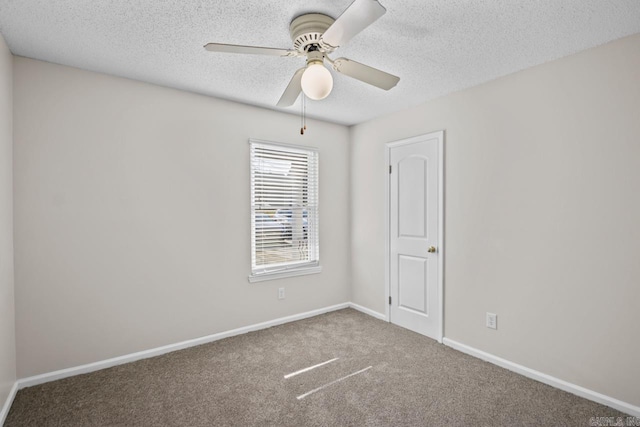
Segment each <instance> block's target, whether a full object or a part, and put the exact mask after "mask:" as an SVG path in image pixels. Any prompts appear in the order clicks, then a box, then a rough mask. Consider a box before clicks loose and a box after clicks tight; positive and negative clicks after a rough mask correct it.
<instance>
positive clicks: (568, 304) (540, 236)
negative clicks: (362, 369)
mask: <svg viewBox="0 0 640 427" xmlns="http://www.w3.org/2000/svg"><path fill="white" fill-rule="evenodd" d="M638 70H640V35H636V36H632V37H629V38H625V39H622V40H619V41H616V42H613V43H611V44H608V45H605V46H602V47H599V48H596V49H592V50H589V51H586V52H583V53H580V54H577V55H574V56H571V57H567V58H565V59H561V60H558V61H554V62H551V63H547V64H545V65H541V66H538V67H535V68H532V69H529V70H526V71H523V72H520V73H516V74H513V75H510V76H507V77H504V78H501V79H498V80H495V81H493V82H490V83H488V84H484V85H482V86H478V87H475V88H472V89H469V90H465V91H462V92H459V93H456V94H453V95H450V96H446V97H443V98H440V99H437V100H435V101H432V102H428V103H425V104H423V105H421V106H419V107H416V108H412V109H409V110H406V111H402V112H400V113H397V114H393V115H390V116H386V117H383V118H380V119H377V120H373V121H370V122H367V123H364V124H361V125H358V126H355V127H354V128H353V129H352V131H351V135H352V150H351V158H352V161H351V165H352V171H351V177H352V181H351V194H352V204H351V216H352V258H351V259H352V263H353V266H352V286H353V287H352V300H353V301H354V302H356V303H359V304H362V305H364V306H366V307H369V308H371V309H374V310H376V311H379V312H384V308H385V307H384V303H385V301H384V268H383V263H384V219H383V212H384V180H385V179H386V177H387V174H386V173H385V172H386V171H385V168H384V144H385V143H386V142H390V141H394V140H398V139H402V138H405V137H409V136H413V135H419V134H423V133H427V132H431V131H436V130H441V129H444V130H445V132H446V133H445V177H446V178H445V179H446V182H445V187H446V190H445V199H446V201H445V210H446V213H445V251H446V256H445V288H446V290H445V336H446V337H448V338H450V339H453V340H456V341H459V342H461V343H464V344H467V345H469V346H472V347H475V348H478V349H480V350H484V351H486V352H489V353H492V354H494V355H497V356H500V357H503V358H505V359H508V360H511V361H513V362H516V363H519V364H522V365H524V366H527V367H530V368H533V369H535V370H538V371H541V372H544V373H546V374H549V375H552V376H555V377H557V378H561V379H564V380H567V381H569V382H572V383H575V384H578V385H581V386H584V387H586V388H588V389H592V390H595V391H598V392H601V393H603V394H605V395H608V396H612V397H615V398H618V399H620V400H622V401H626V402H628V403H631V404H634V405H640V382H639V381H640V363H639V362H638V360H639V359H638V354H640V340H638V326H639V325H640V309H639V308H640V307H639V306H638V302H639V301H640V262H639V261H638V257H639V256H640V78H639V77H638V76H639V74H638ZM487 311H491V312H494V313H497V314H498V326H499V329H498V330H497V331H493V330H490V329H487V328H486V327H485V326H484V319H485V317H484V316H485V313H486V312H487Z"/></svg>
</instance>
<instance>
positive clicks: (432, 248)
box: [427, 246, 436, 253]
mask: <svg viewBox="0 0 640 427" xmlns="http://www.w3.org/2000/svg"><path fill="white" fill-rule="evenodd" d="M435 251H436V247H435V246H429V249H428V250H427V252H429V253H434V252H435Z"/></svg>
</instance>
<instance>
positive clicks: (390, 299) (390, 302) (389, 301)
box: [389, 297, 391, 305]
mask: <svg viewBox="0 0 640 427" xmlns="http://www.w3.org/2000/svg"><path fill="white" fill-rule="evenodd" d="M389 305H391V297H389Z"/></svg>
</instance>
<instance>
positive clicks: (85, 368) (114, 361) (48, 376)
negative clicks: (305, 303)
mask: <svg viewBox="0 0 640 427" xmlns="http://www.w3.org/2000/svg"><path fill="white" fill-rule="evenodd" d="M349 306H350V304H349V303H348V302H345V303H342V304H336V305H332V306H330V307H324V308H319V309H317V310H311V311H307V312H305V313H299V314H294V315H291V316H286V317H281V318H279V319H274V320H269V321H267V322H262V323H256V324H255V325H249V326H244V327H242V328H238V329H232V330H230V331H225V332H220V333H217V334H213V335H207V336H204V337H200V338H195V339H191V340H186V341H182V342H179V343H175V344H169V345H165V346H162V347H156V348H152V349H149V350H143V351H139V352H137V353H131V354H126V355H124V356H118V357H114V358H111V359H107V360H101V361H98V362H93V363H88V364H86V365H81V366H76V367H73V368H67V369H61V370H59V371H54V372H48V373H45V374H40V375H35V376H32V377H27V378H22V379H20V380H18V381H17V382H16V384H17V388H18V389H23V388H25V387H31V386H34V385H39V384H44V383H48V382H50V381H55V380H60V379H62V378H67V377H72V376H74V375H80V374H86V373H89V372H94V371H99V370H101V369H106V368H110V367H112V366H117V365H122V364H124V363H129V362H135V361H136V360H140V359H147V358H150V357H155V356H160V355H162V354H166V353H170V352H172V351H177V350H183V349H185V348H189V347H195V346H197V345H202V344H207V343H210V342H213V341H218V340H221V339H223V338H228V337H233V336H236V335H241V334H246V333H247V332H252V331H258V330H260V329H266V328H270V327H272V326H277V325H282V324H284V323H289V322H295V321H296V320H302V319H306V318H308V317H313V316H318V315H320V314H324V313H328V312H330V311H335V310H341V309H343V308H348V307H349ZM9 406H10V405H9ZM7 410H8V409H7ZM0 425H1V424H0Z"/></svg>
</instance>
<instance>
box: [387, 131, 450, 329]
mask: <svg viewBox="0 0 640 427" xmlns="http://www.w3.org/2000/svg"><path fill="white" fill-rule="evenodd" d="M442 141H443V132H435V133H431V134H428V135H422V136H418V137H414V138H410V139H406V140H402V141H398V142H394V143H390V144H388V145H387V147H388V150H389V152H388V158H389V165H390V169H389V171H390V173H389V198H388V200H389V206H388V207H389V263H388V265H389V296H390V299H389V304H390V311H389V317H390V321H391V322H392V323H395V324H397V325H399V326H402V327H404V328H407V329H410V330H412V331H415V332H418V333H420V334H423V335H426V336H428V337H431V338H433V339H436V340H438V341H441V340H442V281H441V276H440V275H441V269H442V263H441V258H442V248H441V247H440V244H441V241H442V236H441V234H442V227H441V220H442V218H441V204H442V194H441V192H442V174H441V169H442V146H443V145H442Z"/></svg>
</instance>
